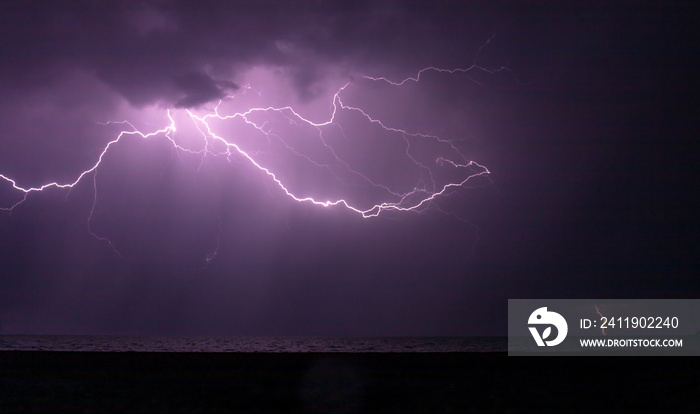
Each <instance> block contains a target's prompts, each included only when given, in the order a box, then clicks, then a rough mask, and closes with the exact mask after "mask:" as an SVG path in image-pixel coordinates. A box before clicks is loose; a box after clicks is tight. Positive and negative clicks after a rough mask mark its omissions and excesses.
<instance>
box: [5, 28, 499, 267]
mask: <svg viewBox="0 0 700 414" xmlns="http://www.w3.org/2000/svg"><path fill="white" fill-rule="evenodd" d="M489 40H490V39H489ZM487 43H488V42H487ZM482 47H483V46H482ZM504 69H505V68H500V69H497V70H487V69H485V68H483V67H481V66H478V65H476V64H474V65H472V66H470V67H467V68H457V69H449V70H448V69H440V68H436V67H432V66H431V67H426V68H424V69H421V70H420V71H418V73H417V74H416V75H415V76H413V77H409V78H406V79H403V80H401V81H391V80H389V79H387V78H386V77H370V76H364V75H363V76H362V78H363V79H365V80H366V81H369V82H388V83H389V84H391V85H393V86H395V87H400V86H402V85H404V84H405V83H407V82H410V81H413V82H419V81H420V79H421V75H422V74H423V73H425V72H426V71H435V72H438V73H444V74H456V73H468V72H470V71H473V70H483V71H487V72H489V73H495V72H496V71H500V70H504ZM351 82H352V81H349V82H347V83H345V84H344V85H343V86H341V87H340V88H339V89H338V90H336V92H335V93H334V94H333V96H332V98H331V102H330V107H329V110H330V115H329V116H328V118H327V119H326V120H324V121H322V122H314V121H312V120H310V119H307V118H305V117H304V116H302V115H301V114H300V113H299V112H298V111H297V110H295V109H294V108H293V107H291V106H281V107H276V106H268V107H254V108H250V109H248V110H246V111H244V112H234V113H229V114H224V113H222V112H223V111H222V110H221V109H220V105H221V101H220V102H219V104H218V105H217V106H216V107H215V108H214V109H213V110H212V111H210V112H209V113H207V114H205V115H198V114H196V113H195V112H194V111H192V110H189V109H186V110H185V111H186V113H187V117H188V118H189V120H190V121H191V122H192V123H193V124H194V126H195V127H196V129H197V131H198V132H199V135H200V136H201V139H202V146H201V148H199V149H191V148H188V147H187V146H184V145H182V144H181V143H178V141H177V140H176V139H175V132H176V131H177V125H176V121H175V118H174V117H173V112H174V111H175V110H173V109H167V110H166V115H167V118H168V120H169V123H168V124H167V125H165V126H164V127H162V128H160V129H158V130H155V131H152V132H142V131H139V130H138V129H137V128H136V127H134V125H133V124H132V123H130V122H128V121H119V122H108V123H106V124H111V125H123V126H124V128H123V130H122V131H121V132H119V134H118V135H117V136H116V137H115V138H114V139H113V140H111V141H109V142H108V143H107V144H106V145H105V147H104V148H103V150H102V151H101V153H100V154H99V156H98V157H97V160H96V161H95V162H94V164H92V165H91V166H90V167H89V168H88V169H86V170H84V171H83V172H81V173H80V174H79V175H78V176H77V177H76V178H75V179H74V180H73V181H71V182H67V183H59V182H50V183H47V184H43V185H41V186H37V187H27V186H22V185H20V184H19V183H18V182H17V180H15V179H13V178H11V177H8V176H6V175H4V174H1V173H0V183H1V182H3V181H4V182H6V183H8V184H9V186H10V187H11V188H12V190H13V191H14V192H16V193H18V195H19V200H17V201H15V202H14V203H12V204H10V205H9V206H4V207H3V206H0V211H5V212H8V213H9V214H11V213H12V211H13V210H15V209H16V208H18V207H19V206H21V205H22V204H23V203H25V202H27V200H28V198H29V196H30V195H31V194H33V193H40V192H43V191H45V190H47V189H49V188H57V189H65V190H67V191H68V192H69V193H70V190H71V189H72V188H73V187H75V186H76V185H78V184H79V183H81V182H82V181H84V180H91V183H92V188H93V198H92V206H91V209H90V213H89V216H88V218H87V227H88V231H89V232H90V234H91V235H92V236H93V237H95V238H96V239H97V240H100V241H102V242H104V243H107V244H108V245H109V246H110V247H111V248H112V249H113V250H114V252H115V253H116V254H117V255H119V256H121V254H120V253H119V251H118V250H117V248H116V246H115V245H114V243H112V241H111V240H110V239H109V238H108V237H106V236H104V235H99V234H97V233H96V232H95V231H93V226H92V222H93V218H94V215H95V211H96V208H97V206H98V202H99V197H98V194H99V186H98V176H99V167H100V165H101V163H102V162H103V160H104V158H105V156H107V154H108V153H109V152H110V150H111V149H113V148H114V147H115V146H117V145H118V144H119V142H120V141H121V140H122V139H124V137H127V136H135V137H140V138H141V139H155V138H156V137H163V138H164V139H166V140H168V141H169V143H170V145H171V146H172V148H173V149H174V150H176V151H177V152H182V153H188V154H192V155H197V156H201V157H202V160H201V162H200V167H199V168H201V167H202V165H203V164H204V162H205V160H206V159H207V157H225V158H226V159H227V160H228V161H229V162H231V161H233V160H234V159H243V160H246V161H247V162H248V164H249V165H250V166H251V167H253V168H254V169H255V170H257V171H258V172H259V173H260V174H263V175H264V176H265V177H267V178H268V180H269V182H270V183H272V184H274V186H275V187H277V188H278V189H279V190H281V192H282V193H283V194H284V195H285V196H286V197H288V198H289V199H291V200H294V201H296V202H298V203H308V204H312V205H316V206H319V207H339V208H344V209H346V210H349V211H351V212H353V213H355V214H357V215H358V216H359V217H361V218H364V219H369V218H374V217H378V216H379V215H381V214H383V213H385V212H388V211H396V212H421V211H424V210H426V209H428V208H430V207H434V208H436V209H438V210H440V209H439V207H438V206H437V205H435V204H434V202H435V201H436V200H437V199H438V198H441V197H446V196H448V195H449V194H452V193H453V191H454V190H456V189H458V188H464V187H469V186H470V185H471V184H470V183H472V182H474V181H475V179H476V178H477V177H484V178H486V179H487V180H488V175H489V174H490V172H489V170H488V169H487V168H486V167H485V166H483V165H481V164H478V163H477V162H475V161H469V160H468V159H467V158H466V157H465V156H464V155H463V154H462V153H461V152H460V151H459V150H458V148H457V147H456V146H455V145H454V144H453V143H452V142H451V141H450V140H446V139H443V138H440V137H438V136H436V135H431V134H425V133H422V132H417V131H408V130H405V129H401V128H398V127H396V126H394V125H389V124H387V123H385V122H383V121H382V120H380V119H378V118H375V117H373V116H372V115H371V114H370V113H369V112H367V111H365V110H363V109H362V108H360V107H357V106H351V105H348V104H345V103H344V102H343V100H342V98H341V95H342V94H343V92H344V91H346V89H347V88H348V87H349V86H350V84H351ZM244 89H245V90H246V91H247V90H253V91H254V92H256V93H257V94H258V95H260V92H257V91H255V90H254V89H252V88H250V87H244ZM227 99H236V97H235V96H231V97H228V98H227ZM341 112H344V113H348V114H355V115H356V116H357V117H359V118H360V119H362V120H364V122H365V123H367V124H368V125H371V126H374V127H376V128H379V129H381V130H382V131H383V133H385V134H390V135H392V136H396V137H400V138H401V139H402V140H403V141H404V142H405V155H406V157H407V158H408V159H409V160H410V161H411V162H412V163H413V164H414V165H415V167H416V169H417V170H418V171H421V174H420V175H421V177H424V178H421V179H420V180H419V182H418V183H417V185H415V186H414V188H413V189H411V190H409V191H405V190H404V191H400V190H397V189H392V188H391V185H389V184H383V183H379V182H375V181H374V180H372V179H370V178H369V176H368V175H367V174H366V173H363V172H361V171H360V170H359V169H356V168H353V167H352V166H351V163H349V162H346V161H345V160H344V159H343V158H342V157H340V156H339V155H338V152H337V151H336V150H335V149H334V148H333V146H332V145H331V144H329V142H328V141H327V139H326V138H325V136H324V133H325V132H327V131H329V130H331V129H333V128H336V129H337V130H338V131H340V133H341V135H342V136H344V137H345V132H344V129H343V127H342V125H341V122H339V121H338V119H337V118H338V116H339V114H340V113H341ZM272 115H277V116H281V117H282V118H284V119H286V120H287V122H289V124H290V125H297V126H299V125H301V126H307V127H311V128H313V129H315V130H316V131H317V134H316V137H315V138H314V139H318V142H319V143H320V145H321V147H322V148H323V149H324V151H325V152H326V155H330V156H331V157H332V159H333V163H334V164H333V165H332V164H331V163H329V162H324V161H319V160H315V159H314V157H312V156H310V155H308V154H305V153H304V152H303V151H300V150H298V149H296V148H295V147H294V145H292V144H289V143H288V142H287V141H286V140H285V139H284V138H283V137H282V136H281V135H280V134H279V133H277V132H276V131H274V129H273V128H272V127H271V126H270V123H271V121H270V119H271V116H272ZM213 121H216V122H228V123H231V122H242V123H243V124H245V125H247V126H249V127H252V128H253V129H254V130H255V131H257V133H258V134H260V136H261V137H264V138H265V139H266V140H267V142H268V143H269V144H271V143H273V142H275V143H278V144H281V145H282V146H284V147H285V149H286V150H287V151H289V152H290V153H291V154H294V155H295V156H296V157H299V158H301V159H304V160H305V162H309V163H311V164H313V165H314V166H316V167H318V168H323V169H326V170H327V171H328V172H330V173H331V174H332V175H334V176H335V177H336V178H337V179H340V176H339V175H338V172H339V171H340V170H343V172H344V174H349V175H350V176H352V177H355V179H357V180H360V181H362V182H364V183H365V184H366V185H369V186H372V187H373V188H375V189H376V190H378V191H381V192H382V193H383V194H384V198H385V199H384V200H383V201H380V202H377V203H374V204H372V205H369V206H366V205H365V206H362V205H360V204H361V203H356V202H353V201H351V200H349V199H346V198H342V197H338V198H331V197H329V198H323V197H312V196H309V195H304V194H301V193H299V192H298V191H295V190H293V189H292V188H290V186H289V185H288V183H286V182H285V180H284V177H282V176H281V175H280V173H279V172H276V171H275V169H274V167H273V166H271V165H269V164H267V163H265V162H264V161H263V157H261V153H260V151H251V150H246V149H245V148H244V146H243V145H242V144H241V143H240V142H237V140H236V138H237V137H236V136H225V134H221V133H219V132H217V131H216V128H215V127H214V126H213ZM106 124H105V125H106ZM346 138H347V137H346ZM417 140H425V141H430V142H434V143H437V144H438V145H441V146H446V148H449V150H450V152H451V153H452V154H453V156H452V157H447V156H440V157H437V158H436V159H434V164H435V165H429V164H426V163H425V162H422V161H419V160H418V159H417V158H416V157H415V156H414V153H413V152H412V151H413V150H412V145H414V143H415V142H417ZM436 166H437V167H439V168H442V169H443V170H444V169H449V170H450V171H453V172H454V171H458V172H460V177H461V178H459V179H456V180H452V181H449V182H446V183H438V182H437V180H435V177H434V172H435V171H436ZM339 169H340V170H339ZM341 181H342V180H341ZM440 211H442V210H440ZM220 232H221V219H219V234H218V236H217V246H216V248H215V249H214V250H213V251H211V252H210V253H209V254H208V255H207V256H206V258H205V261H206V263H207V264H208V263H209V262H210V261H211V260H213V259H214V258H215V257H216V255H217V254H218V250H219V246H218V239H220V235H221V234H220Z"/></svg>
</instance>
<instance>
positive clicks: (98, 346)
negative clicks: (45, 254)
mask: <svg viewBox="0 0 700 414" xmlns="http://www.w3.org/2000/svg"><path fill="white" fill-rule="evenodd" d="M507 350H508V340H507V338H506V337H447V338H442V337H437V338H416V337H408V338H401V337H397V338H332V337H141V336H106V335H0V351H85V352H506V351H507Z"/></svg>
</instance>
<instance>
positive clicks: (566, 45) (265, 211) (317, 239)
mask: <svg viewBox="0 0 700 414" xmlns="http://www.w3.org/2000/svg"><path fill="white" fill-rule="evenodd" d="M188 3H189V2H188ZM278 3H279V4H278ZM254 4H255V5H251V4H247V2H240V4H239V3H238V2H215V1H210V2H197V4H196V6H193V5H189V4H187V5H186V4H185V2H177V1H152V2H142V1H141V2H136V1H134V2H130V1H127V2H118V3H117V5H109V6H107V5H106V3H102V2H94V3H89V4H88V5H85V4H81V3H78V2H76V3H75V4H74V5H71V3H70V2H61V4H60V5H58V4H56V3H55V2H40V1H37V2H15V3H14V4H10V5H7V4H4V5H3V6H2V10H0V11H1V13H0V16H1V17H0V38H1V39H3V40H2V41H1V42H0V56H1V59H2V64H0V110H1V112H0V174H2V175H3V176H4V177H6V179H2V177H0V208H5V209H7V208H9V207H12V206H13V205H15V203H17V202H19V201H21V200H22V197H23V196H24V193H22V192H21V191H18V190H15V189H13V188H12V185H11V183H10V182H9V181H8V179H12V180H14V182H15V183H16V185H17V186H19V187H22V188H30V187H37V186H41V185H44V184H47V183H50V182H58V183H73V182H74V181H75V180H76V179H78V177H79V176H80V174H81V172H83V171H86V170H89V169H91V168H92V167H93V166H94V165H95V163H96V162H97V161H98V160H99V159H100V154H102V153H103V151H104V149H105V147H106V146H107V145H108V143H110V142H111V141H114V140H115V139H116V138H117V137H118V136H119V132H120V131H122V130H128V131H133V128H137V129H138V130H140V131H142V132H144V133H150V132H154V131H158V130H161V129H164V128H167V127H168V126H170V125H171V122H173V123H174V125H175V126H176V128H177V129H176V130H175V131H169V132H168V134H167V136H166V134H165V133H160V134H156V135H153V136H151V137H148V138H146V139H144V138H143V137H142V136H139V135H137V134H127V135H124V136H122V138H120V139H119V140H118V142H114V143H113V144H111V145H110V146H109V148H108V150H107V151H104V156H103V158H102V161H101V163H100V165H99V166H98V167H97V169H96V170H95V172H91V173H90V174H87V175H85V176H84V177H83V178H82V179H81V180H80V181H79V182H78V183H77V184H76V185H75V186H74V187H73V188H72V189H70V191H69V190H68V189H57V188H47V189H45V190H44V191H42V192H32V193H30V194H29V195H28V196H27V198H26V200H25V201H24V202H22V203H21V204H19V205H17V206H15V207H14V208H13V209H12V211H7V210H5V211H0V333H23V332H26V333H115V334H177V335H185V334H197V335H199V334H202V335H212V334H216V335H472V334H505V331H506V311H507V299H509V298H537V297H546V298H682V297H689V298H692V297H698V295H699V294H700V284H699V283H698V282H697V280H696V277H695V275H696V273H697V272H696V270H697V268H698V263H697V255H696V254H693V253H692V252H693V247H694V246H696V245H697V242H696V241H695V237H696V234H697V230H698V225H697V217H696V216H697V214H696V212H697V207H698V206H697V202H696V201H693V199H694V197H693V194H694V192H696V191H694V188H695V186H694V183H695V180H693V179H692V177H691V174H692V172H693V171H694V170H695V169H696V167H695V166H694V165H693V163H691V160H692V161H695V159H696V158H697V157H695V156H694V155H693V154H692V153H691V151H690V147H689V146H688V144H689V143H690V139H691V138H693V139H694V138H695V137H697V136H698V135H697V132H698V131H697V121H695V120H694V116H695V115H696V114H695V113H694V110H695V109H696V107H697V104H696V102H697V88H695V87H692V86H690V85H693V84H694V83H692V82H690V79H691V77H690V76H691V73H692V72H693V70H692V64H691V62H692V57H693V55H694V53H692V51H694V50H697V46H696V45H695V44H694V42H692V41H691V39H692V37H693V36H691V34H692V33H694V29H693V24H692V21H691V20H692V19H691V17H690V16H691V15H692V13H690V11H688V10H683V9H682V8H673V7H671V6H669V7H668V8H664V9H661V10H656V9H652V8H644V7H641V8H639V9H637V10H633V11H631V10H628V9H627V8H623V7H620V8H615V7H603V6H601V7H592V8H588V7H581V8H571V7H567V8H564V7H561V6H546V7H545V6H540V7H515V6H512V5H511V6H503V5H497V4H494V3H492V2H487V4H488V5H471V6H469V7H467V6H464V5H460V4H459V2H438V3H435V2H430V3H426V5H424V6H419V5H416V4H412V5H410V6H408V5H406V4H403V3H401V2H394V1H385V2H378V1H375V2H351V3H350V2H349V3H348V4H347V5H340V3H332V4H327V2H311V1H307V2H301V3H300V2H255V3H254ZM428 4H429V5H428ZM472 65H477V67H473V68H472V69H471V70H468V71H459V72H455V73H445V72H438V71H433V70H428V71H425V72H423V73H422V74H421V78H420V81H419V82H414V81H408V82H406V83H404V84H402V85H392V84H390V83H388V82H386V81H382V80H371V79H367V78H365V77H363V76H370V77H386V79H388V80H391V81H394V82H400V81H401V80H403V79H406V78H409V77H415V76H416V75H417V74H418V73H419V71H420V70H421V69H423V68H426V67H430V66H433V67H437V68H444V69H455V68H470V67H471V66H472ZM504 67H507V70H503V69H502V68H504ZM341 88H343V89H342V90H341ZM336 93H337V97H334V95H335V94H336ZM334 104H335V105H334ZM217 105H218V107H217ZM268 107H273V108H283V107H291V108H293V110H294V112H292V110H290V109H281V110H267V111H262V110H259V111H253V112H246V111H249V110H250V109H251V108H268ZM217 108H218V109H217ZM353 108H358V109H361V110H362V111H364V112H360V111H359V110H358V109H353ZM168 110H170V112H168ZM188 111H189V112H188ZM214 111H218V112H216V113H218V114H219V115H220V116H221V117H225V116H227V115H233V114H236V113H239V114H242V113H246V115H245V116H244V117H241V116H238V117H235V118H228V119H216V118H215V117H214V116H213V114H215V112H214ZM168 113H169V114H170V115H171V117H172V121H171V119H169V118H168ZM207 115H208V116H209V117H208V118H205V117H206V116H207ZM370 118H371V119H374V120H379V121H381V122H382V124H379V123H377V122H372V121H371V120H370ZM330 120H332V121H333V122H332V123H329V122H328V121H330ZM119 121H128V122H129V124H125V123H114V122H119ZM110 122H112V123H110ZM205 122H206V123H205ZM326 124H327V125H326ZM382 125H383V126H384V127H388V128H393V129H401V130H404V131H407V132H408V133H411V134H413V135H411V134H401V133H400V132H397V131H394V130H387V129H386V128H382ZM207 127H209V128H210V129H209V131H207ZM415 134H422V135H415ZM217 137H219V138H220V139H219V138H217ZM171 140H172V141H171ZM174 143H175V144H177V145H178V146H180V149H176V148H174ZM207 143H208V144H209V145H206V144H207ZM234 144H235V145H236V146H237V147H233V146H232V145H234ZM236 148H240V149H241V150H242V151H244V152H245V153H246V154H247V155H248V156H249V157H246V156H244V155H242V154H241V153H239V152H238V151H237V150H236ZM205 150H206V153H205ZM469 161H474V162H475V163H477V164H471V165H469V166H468V167H467V166H466V165H467V164H468V163H469ZM261 168H265V169H267V170H268V171H269V172H270V174H274V177H276V178H277V179H278V180H279V181H280V183H279V184H278V183H276V182H275V181H274V180H273V177H272V175H270V174H267V173H266V172H265V171H263V170H261ZM486 172H488V173H490V174H485V173H486ZM95 173H96V175H95ZM478 174H482V175H481V176H475V177H472V178H470V177H471V176H472V175H478ZM459 183H463V185H461V186H454V187H451V186H450V184H459ZM282 186H284V188H282ZM445 186H447V189H446V191H445V192H444V194H441V195H440V196H438V197H435V200H434V201H433V202H429V203H428V202H426V203H421V200H424V199H426V198H430V197H431V196H432V194H434V193H435V192H439V191H440V190H441V189H443V188H445ZM95 188H96V193H95ZM284 189H286V190H287V191H288V192H289V193H290V194H291V195H293V196H294V197H297V198H305V197H311V198H313V199H314V200H317V201H337V200H340V199H343V200H345V201H346V203H347V204H348V205H349V206H350V207H352V208H354V209H356V210H362V211H365V214H364V215H365V216H368V215H375V213H376V212H379V213H380V214H379V216H378V217H372V218H364V217H363V215H362V214H358V213H357V212H356V211H353V210H352V209H349V208H346V207H345V206H344V205H336V206H331V207H321V206H317V205H314V204H312V203H309V202H301V203H300V202H298V201H295V200H294V199H293V198H292V197H291V196H290V194H287V193H285V191H284ZM406 194H409V195H408V196H406ZM382 203H389V204H390V205H392V206H396V207H397V209H399V210H405V209H409V210H411V211H395V210H396V209H393V210H392V209H391V208H389V209H383V210H379V209H374V210H373V209H372V207H373V206H375V205H381V204H382ZM414 209H415V210H414ZM90 217H91V219H90V220H89V218H90ZM91 233H92V234H91ZM117 252H118V253H117ZM207 258H209V259H211V260H210V261H207Z"/></svg>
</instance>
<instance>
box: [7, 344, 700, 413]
mask: <svg viewBox="0 0 700 414" xmlns="http://www.w3.org/2000/svg"><path fill="white" fill-rule="evenodd" d="M693 362H697V359H696V358H688V357H658V358H644V357H620V358H617V357H602V358H595V357H580V358H578V357H508V356H507V354H506V353H165V352H164V353H141V352H112V353H102V352H42V351H2V352H0V412H36V411H56V410H62V411H66V410H67V411H78V412H81V411H82V412H86V411H90V412H105V411H109V412H125V411H128V412H387V413H393V412H409V411H411V412H479V413H485V412H486V413H488V412H530V411H533V412H534V411H535V410H536V411H538V412H540V411H545V412H552V411H559V412H590V411H591V410H596V411H600V410H601V409H602V410H603V411H607V409H613V408H615V409H619V410H624V411H628V410H631V409H644V410H645V411H648V410H649V408H650V407H657V408H658V409H664V410H669V409H682V410H684V409H687V408H689V407H698V403H699V402H700V400H699V397H698V395H700V371H699V370H698V369H697V368H696V365H697V364H693ZM689 390H691V391H690V392H689Z"/></svg>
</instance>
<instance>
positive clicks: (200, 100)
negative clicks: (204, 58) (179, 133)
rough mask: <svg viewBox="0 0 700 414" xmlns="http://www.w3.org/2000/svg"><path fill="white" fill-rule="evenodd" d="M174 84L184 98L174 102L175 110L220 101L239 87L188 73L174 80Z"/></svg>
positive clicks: (203, 75)
mask: <svg viewBox="0 0 700 414" xmlns="http://www.w3.org/2000/svg"><path fill="white" fill-rule="evenodd" d="M175 84H176V85H177V87H178V89H179V90H180V91H182V92H183V93H184V94H185V96H184V97H183V98H181V99H180V100H178V101H177V102H175V107H177V108H191V107H194V106H198V105H201V104H204V103H207V102H209V101H213V100H215V99H222V98H224V97H226V96H227V93H229V92H233V91H236V90H237V89H238V88H239V86H238V85H236V84H235V83H233V82H231V81H226V80H214V79H212V78H211V77H209V76H208V75H206V74H204V73H188V74H186V75H182V76H178V77H177V78H175Z"/></svg>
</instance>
